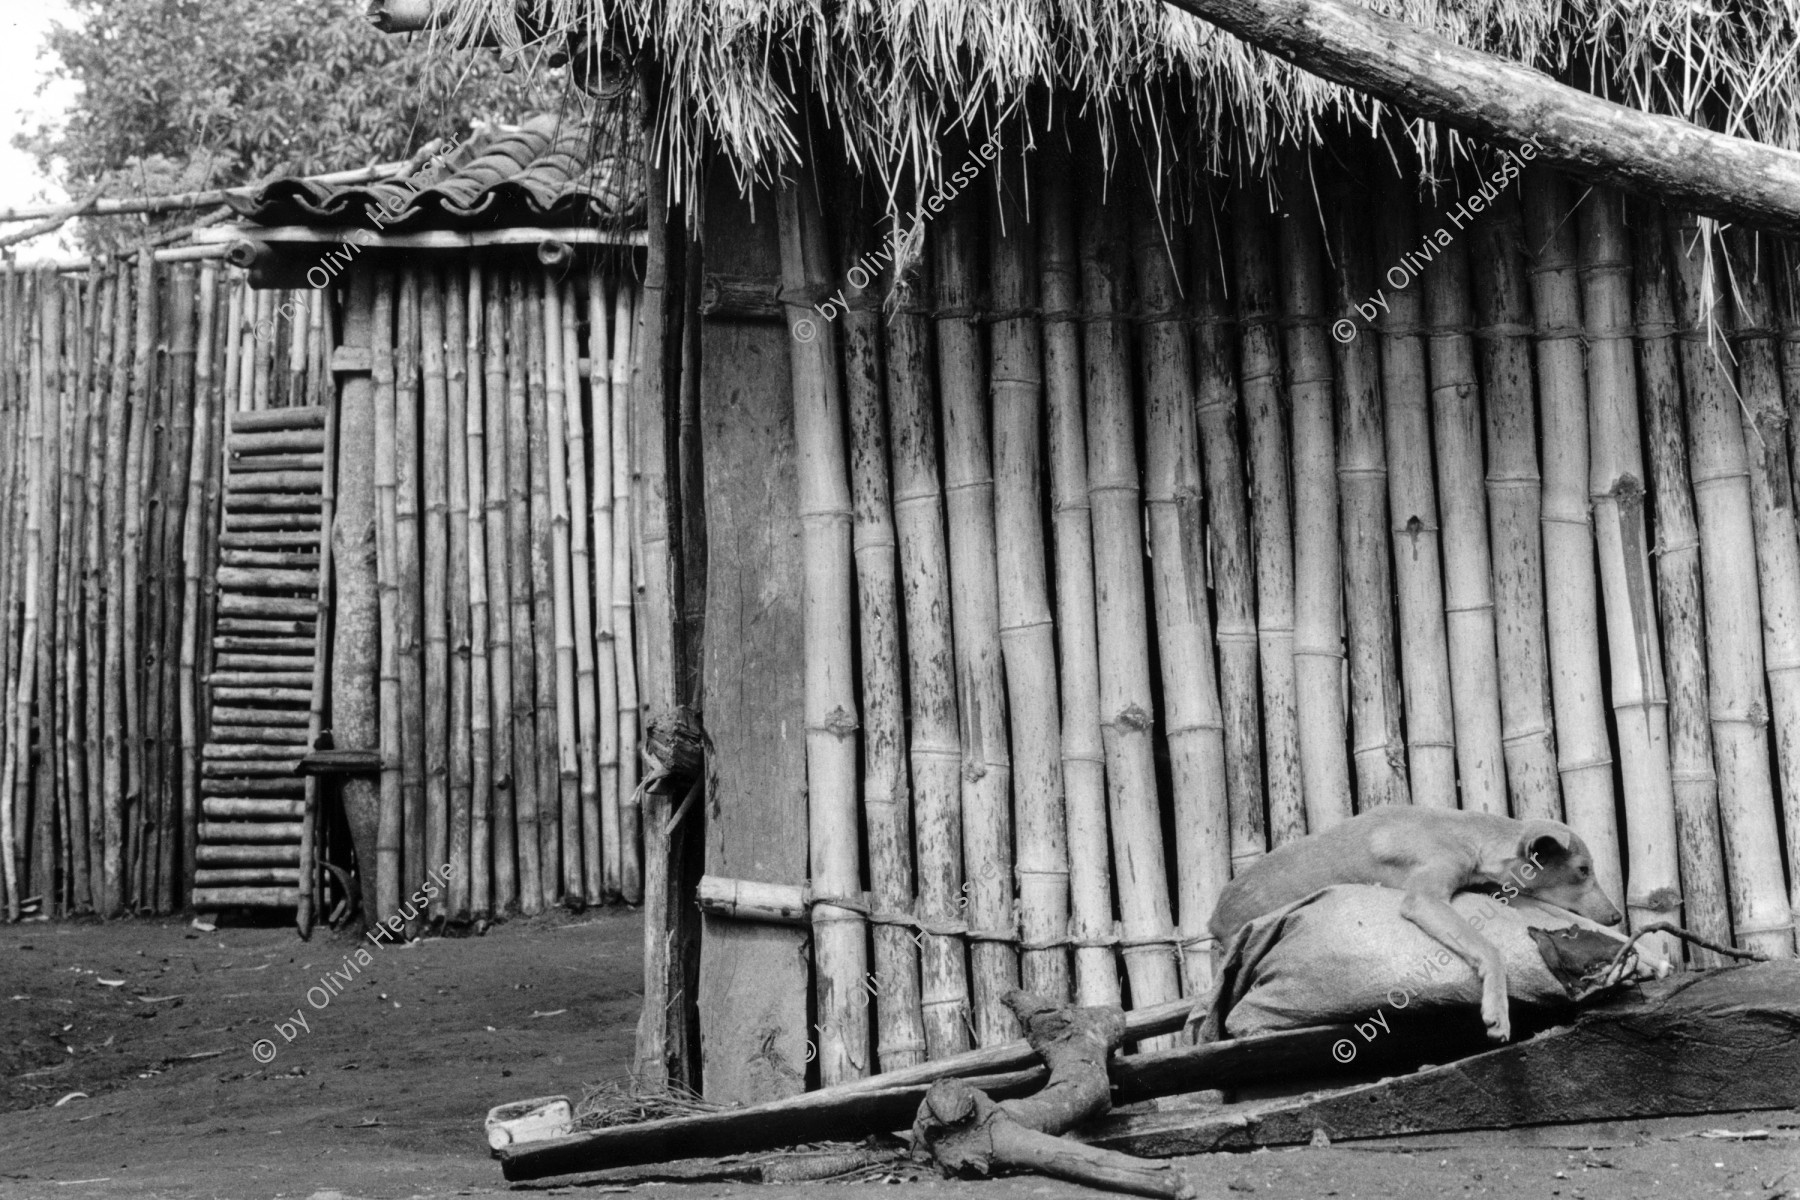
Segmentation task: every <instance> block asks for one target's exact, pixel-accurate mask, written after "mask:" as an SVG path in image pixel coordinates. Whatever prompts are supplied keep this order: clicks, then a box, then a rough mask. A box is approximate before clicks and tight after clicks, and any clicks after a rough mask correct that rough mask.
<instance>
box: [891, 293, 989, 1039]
mask: <svg viewBox="0 0 1800 1200" xmlns="http://www.w3.org/2000/svg"><path fill="white" fill-rule="evenodd" d="M923 275H924V268H923V267H921V270H920V275H919V276H907V277H901V278H898V279H896V280H895V282H894V300H893V317H892V318H891V320H890V321H889V323H888V326H887V385H888V414H889V416H888V419H889V422H890V424H889V434H890V436H891V439H892V441H891V451H892V455H893V479H894V531H895V535H896V539H897V541H898V543H899V550H900V589H901V602H902V611H903V613H904V616H905V620H906V637H905V647H906V667H907V685H908V686H907V693H906V696H907V703H908V710H907V723H908V725H909V727H910V731H911V735H912V736H911V741H910V743H909V745H908V756H909V758H910V760H911V766H912V782H913V804H914V806H915V807H914V814H913V830H914V833H913V839H914V852H915V854H916V855H917V858H918V877H919V899H918V906H917V914H918V916H919V918H920V920H922V921H925V922H927V923H929V924H930V925H932V926H934V927H936V928H939V929H942V928H945V927H948V926H950V925H951V924H952V923H953V922H956V921H958V920H959V919H960V917H961V916H962V914H961V912H960V911H959V909H958V907H957V902H958V901H959V900H961V899H962V898H963V896H964V894H965V893H964V892H963V891H962V883H963V853H962V789H961V777H962V746H961V742H960V740H959V738H958V733H957V708H956V676H955V664H954V659H953V657H952V654H951V636H952V635H951V627H950V554H949V548H948V544H947V542H946V539H945V534H944V495H943V489H942V485H941V483H940V482H939V476H938V462H937V424H938V422H937V414H936V405H935V404H934V396H933V389H932V384H931V332H930V325H929V324H928V318H927V316H926V310H925V309H924V306H923V301H924V298H925V297H926V296H928V295H929V294H930V293H929V282H928V279H926V278H924V277H923ZM919 995H920V1012H921V1015H922V1016H923V1019H924V1023H925V1053H926V1057H927V1058H930V1059H937V1058H943V1057H945V1056H947V1055H950V1054H957V1053H960V1052H962V1051H964V1050H967V1049H968V1048H969V1029H970V1024H971V1023H970V1020H969V984H968V975H967V968H966V966H965V964H964V956H963V939H962V938H961V937H959V936H954V935H949V934H935V933H926V934H923V935H921V938H920V942H919Z"/></svg>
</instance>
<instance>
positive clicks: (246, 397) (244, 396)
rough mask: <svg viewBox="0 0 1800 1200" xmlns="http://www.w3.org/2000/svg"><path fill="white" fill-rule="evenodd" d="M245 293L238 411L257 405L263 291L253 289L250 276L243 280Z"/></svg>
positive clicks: (240, 309)
mask: <svg viewBox="0 0 1800 1200" xmlns="http://www.w3.org/2000/svg"><path fill="white" fill-rule="evenodd" d="M243 293H244V299H243V303H242V304H241V305H239V307H238V332H237V343H238V356H237V398H238V407H237V411H239V412H250V411H252V410H254V409H255V407H256V356H257V346H258V338H257V332H256V331H257V329H258V328H259V325H258V323H257V321H258V316H257V308H258V305H259V303H260V300H259V297H260V296H261V295H262V294H263V293H259V292H254V291H252V290H251V289H250V281H249V279H248V278H246V279H245V280H244V282H243Z"/></svg>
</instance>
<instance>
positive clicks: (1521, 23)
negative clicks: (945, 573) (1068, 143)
mask: <svg viewBox="0 0 1800 1200" xmlns="http://www.w3.org/2000/svg"><path fill="white" fill-rule="evenodd" d="M434 2H435V4H436V7H437V10H438V12H439V14H440V20H441V21H443V22H444V23H445V24H447V25H448V27H449V30H450V32H451V35H452V37H454V38H457V39H459V40H467V39H471V38H488V39H492V40H497V41H499V42H500V43H501V44H502V45H505V46H507V47H508V48H510V49H512V50H514V51H519V50H524V51H525V52H526V53H527V54H529V52H530V50H531V48H532V45H536V46H537V47H540V48H541V47H545V46H557V47H561V46H563V45H565V44H566V43H567V41H568V40H571V39H572V40H574V41H575V42H577V43H585V44H590V45H591V44H592V40H593V39H594V38H596V37H598V39H599V40H600V41H601V42H602V44H603V45H604V47H605V48H606V50H607V51H608V52H609V54H610V55H613V56H617V58H618V59H619V60H621V61H626V62H632V61H635V62H638V63H644V62H648V63H652V64H655V66H656V68H657V71H656V72H654V73H653V75H652V77H653V78H657V79H659V80H660V83H659V85H658V90H659V93H660V94H659V95H656V96H654V97H652V100H653V102H655V103H656V104H657V107H658V110H659V111H660V113H661V114H662V119H661V121H660V123H659V126H658V129H657V130H656V135H655V140H654V143H653V145H654V146H655V149H656V151H657V153H658V154H659V156H660V155H665V154H666V155H668V156H669V158H668V161H669V163H670V165H671V167H672V168H673V170H672V172H671V174H672V176H673V178H674V180H675V183H676V187H677V189H678V190H685V189H683V187H682V183H683V181H684V180H686V179H689V178H690V171H691V169H692V167H693V165H694V163H695V162H696V161H697V159H698V157H699V155H700V153H701V152H702V150H703V148H708V147H713V148H717V149H719V150H722V151H723V153H724V155H725V156H726V158H727V160H728V161H729V162H730V163H731V164H732V166H733V167H734V169H736V170H737V171H738V172H739V174H740V176H741V177H743V178H746V179H748V178H752V177H764V178H767V177H772V176H775V175H778V174H780V172H781V170H782V168H783V167H784V166H785V165H786V164H788V163H791V162H792V161H794V159H795V158H796V156H797V155H798V154H799V153H800V147H801V145H802V142H803V140H804V138H805V137H807V136H816V135H817V134H818V133H819V132H820V130H819V129H818V127H817V124H815V125H814V127H813V128H812V130H811V131H809V130H808V128H807V121H808V119H809V118H808V117H807V115H806V114H807V111H808V110H809V109H810V110H811V112H812V113H813V114H814V116H813V117H812V118H811V119H812V120H814V121H815V122H817V123H818V124H827V125H828V126H829V131H830V133H832V134H835V135H837V136H839V137H841V139H842V146H843V149H844V151H845V153H847V154H848V156H849V158H850V159H851V161H852V162H853V163H854V164H856V165H857V166H858V167H859V168H860V169H861V170H862V171H863V172H864V174H865V175H869V176H873V177H874V178H876V179H879V180H880V181H882V182H883V183H885V184H887V185H889V187H890V188H893V187H895V186H896V185H899V186H904V184H905V183H906V182H908V181H911V182H915V183H916V182H919V181H921V180H923V181H932V180H936V179H940V178H941V177H942V174H943V173H945V172H946V170H947V169H948V168H951V167H954V166H955V163H948V164H946V163H945V162H943V161H942V160H941V159H940V154H941V153H942V151H941V149H940V148H941V146H942V145H943V140H944V135H945V134H946V132H948V131H950V130H952V129H955V128H957V127H959V126H960V127H964V128H967V129H969V130H970V131H972V132H976V133H982V132H985V131H986V130H987V129H989V128H991V127H993V126H994V125H995V124H996V123H1001V122H1005V121H1007V120H1009V119H1012V118H1015V117H1017V116H1019V115H1020V114H1021V113H1023V112H1025V111H1026V110H1027V108H1028V107H1029V106H1031V105H1033V104H1037V105H1038V106H1039V107H1038V108H1037V109H1036V110H1035V111H1034V112H1033V113H1032V117H1033V123H1032V130H1033V131H1034V133H1035V135H1036V136H1038V137H1040V138H1041V137H1042V136H1043V134H1044V133H1045V131H1046V129H1047V128H1052V127H1055V126H1056V125H1057V124H1058V123H1059V122H1060V121H1061V120H1062V119H1063V118H1065V117H1066V116H1067V115H1069V113H1070V112H1071V111H1072V110H1081V109H1086V110H1089V111H1093V112H1097V113H1099V114H1100V116H1101V119H1102V121H1103V123H1105V124H1106V126H1107V131H1108V133H1109V134H1111V133H1113V132H1116V125H1117V122H1118V121H1120V120H1123V121H1127V122H1131V123H1135V124H1138V125H1140V126H1141V127H1146V128H1147V129H1148V130H1149V131H1150V132H1152V133H1153V134H1155V135H1157V136H1156V137H1154V138H1153V139H1152V141H1153V144H1155V145H1157V146H1158V147H1160V148H1162V149H1166V151H1167V152H1168V154H1169V155H1171V156H1172V157H1185V158H1189V159H1193V160H1197V161H1198V162H1200V163H1201V164H1202V165H1205V166H1208V167H1211V168H1215V169H1230V168H1237V169H1240V170H1242V169H1246V168H1247V169H1250V170H1255V169H1258V168H1260V167H1261V166H1262V165H1263V164H1265V163H1266V162H1267V161H1268V160H1269V156H1270V155H1271V153H1272V152H1273V151H1275V150H1277V149H1279V148H1280V147H1281V146H1283V145H1285V144H1292V143H1300V144H1307V143H1311V142H1315V141H1317V140H1318V139H1319V138H1320V137H1321V136H1322V134H1323V133H1324V132H1326V131H1329V130H1332V129H1336V128H1340V127H1341V126H1342V125H1343V124H1344V123H1351V124H1361V125H1365V126H1373V125H1375V124H1377V123H1378V122H1381V121H1382V120H1383V119H1384V118H1388V119H1389V120H1391V119H1392V114H1390V113H1384V111H1383V107H1384V106H1382V105H1381V104H1379V103H1377V102H1374V101H1371V100H1369V99H1367V98H1366V97H1363V96H1360V95H1358V94H1356V93H1354V92H1350V91H1348V90H1346V89H1344V88H1342V87H1339V86H1337V85H1334V84H1329V83H1326V82H1324V81H1322V80H1319V79H1317V78H1316V77H1313V76H1310V75H1307V74H1305V73H1303V72H1301V71H1299V70H1298V69H1296V68H1294V67H1292V66H1290V65H1289V64H1287V63H1285V62H1282V61H1280V60H1278V59H1275V58H1273V57H1271V56H1269V55H1267V54H1265V53H1263V52H1262V51H1259V50H1256V49H1254V48H1252V47H1250V46H1248V45H1246V44H1245V43H1243V42H1240V41H1238V40H1237V39H1235V38H1233V37H1231V36H1229V35H1227V34H1223V33H1221V32H1219V31H1218V30H1216V29H1214V28H1213V27H1212V26H1210V25H1208V24H1206V23H1204V22H1202V21H1200V20H1198V19H1196V18H1193V17H1190V16H1188V15H1186V14H1183V13H1179V12H1175V11H1173V10H1171V9H1168V8H1166V7H1164V6H1163V5H1162V4H1161V3H1159V2H1158V0H841V2H839V0H540V9H539V12H538V14H537V16H538V24H537V28H536V29H534V30H532V31H531V33H530V34H521V32H520V30H519V27H518V26H517V25H516V24H515V23H514V19H513V13H514V11H515V9H516V7H525V6H518V5H516V4H515V0H434ZM1362 2H1363V3H1366V4H1367V5H1368V6H1369V7H1371V8H1373V9H1375V10H1376V11H1378V12H1381V13H1384V14H1386V15H1389V16H1392V17H1395V18H1397V19H1400V20H1403V21H1406V22H1408V23H1411V24H1414V25H1416V26H1419V27H1422V28H1424V29H1427V30H1430V31H1432V32H1434V33H1436V34H1438V35H1439V36H1442V37H1444V38H1446V39H1448V40H1450V41H1452V42H1454V43H1457V44H1459V45H1463V46H1468V47H1473V48H1477V49H1481V50H1486V51H1488V52H1490V53H1493V54H1496V55H1500V56H1502V57H1505V58H1508V59H1512V60H1515V61H1518V62H1523V63H1527V64H1530V65H1532V66H1535V67H1537V68H1538V69H1541V70H1543V71H1545V72H1546V73H1548V74H1550V75H1553V76H1555V77H1557V78H1559V79H1562V80H1564V81H1565V82H1573V83H1577V84H1578V85H1580V86H1586V87H1588V88H1589V89H1590V90H1592V91H1594V92H1595V93H1597V94H1600V95H1603V96H1606V97H1607V98H1609V99H1614V100H1618V101H1620V102H1623V103H1626V104H1630V105H1633V106H1635V107H1640V108H1643V109H1647V110H1650V111H1655V112H1661V113H1667V114H1671V115H1675V116H1680V117H1683V118H1686V119H1689V120H1692V121H1695V122H1696V123H1698V124H1701V125H1705V126H1707V127H1710V128H1713V129H1717V130H1720V131H1722V132H1727V133H1732V134H1736V135H1739V136H1744V137H1749V138H1753V139H1756V140H1759V141H1763V142H1767V143H1770V144H1773V145H1778V146H1783V147H1787V148H1790V149H1800V0H1733V2H1732V3H1730V4H1714V3H1710V2H1709V0H1566V2H1564V3H1551V4H1543V3H1531V2H1529V0H1362ZM533 35H536V36H533ZM1046 96H1054V97H1056V98H1057V103H1056V105H1055V106H1054V107H1053V108H1051V107H1046V106H1045V105H1044V101H1043V98H1044V97H1046ZM1177 128H1179V129H1180V131H1181V136H1179V137H1168V136H1166V135H1167V134H1170V133H1173V132H1174V131H1175V130H1176V129H1177ZM1387 128H1388V129H1389V130H1390V131H1395V130H1405V131H1406V132H1407V133H1408V134H1409V135H1410V136H1411V137H1412V138H1413V139H1414V140H1415V141H1416V142H1418V143H1419V144H1420V145H1421V147H1422V148H1425V149H1427V151H1428V153H1430V154H1437V153H1441V152H1442V151H1443V150H1444V149H1445V148H1446V147H1448V148H1450V149H1451V150H1452V151H1454V149H1455V146H1456V142H1455V139H1454V137H1446V138H1440V136H1439V135H1438V134H1437V133H1436V132H1435V131H1433V130H1431V129H1429V128H1426V127H1424V126H1422V125H1419V124H1417V123H1405V122H1398V121H1394V122H1393V123H1392V124H1390V125H1388V126H1387Z"/></svg>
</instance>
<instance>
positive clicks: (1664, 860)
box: [1579, 190, 1681, 957]
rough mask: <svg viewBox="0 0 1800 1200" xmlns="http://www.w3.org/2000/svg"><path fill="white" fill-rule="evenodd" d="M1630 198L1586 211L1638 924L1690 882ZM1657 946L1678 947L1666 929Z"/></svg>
mask: <svg viewBox="0 0 1800 1200" xmlns="http://www.w3.org/2000/svg"><path fill="white" fill-rule="evenodd" d="M1620 203H1621V201H1620V197H1619V195H1618V193H1616V192H1611V191H1599V190H1596V191H1594V192H1590V193H1589V194H1588V197H1587V199H1586V201H1585V202H1584V203H1583V204H1582V206H1581V210H1580V214H1579V215H1580V219H1581V221H1580V230H1581V289H1582V301H1583V303H1582V314H1583V317H1584V321H1585V324H1586V326H1587V345H1588V398H1589V409H1588V423H1589V428H1590V429H1591V430H1592V435H1591V440H1590V443H1589V447H1588V449H1589V460H1588V462H1589V465H1588V495H1589V498H1590V499H1591V501H1592V502H1593V506H1594V509H1593V511H1594V530H1595V541H1596V543H1597V546H1598V551H1599V561H1600V587H1601V595H1602V596H1603V597H1604V599H1605V613H1606V644H1607V646H1608V647H1609V653H1608V655H1607V659H1608V663H1609V664H1610V666H1611V668H1612V672H1611V673H1612V706H1613V719H1614V722H1615V724H1616V726H1617V729H1618V738H1619V749H1620V767H1621V774H1622V776H1623V779H1624V784H1625V836H1626V847H1627V872H1628V877H1629V879H1630V888H1629V889H1628V890H1627V891H1626V893H1625V905H1626V909H1627V911H1628V913H1629V914H1630V917H1631V921H1632V925H1633V927H1634V928H1635V927H1636V926H1637V925H1639V924H1642V923H1644V922H1648V921H1660V920H1673V919H1675V918H1676V916H1677V912H1676V910H1678V909H1679V908H1680V904H1681V899H1680V898H1681V892H1680V879H1679V871H1678V868H1677V865H1676V853H1675V795H1674V785H1673V781H1672V780H1671V779H1670V777H1669V718H1668V696H1667V693H1666V692H1665V691H1664V690H1663V672H1662V647H1661V645H1660V642H1659V639H1658V638H1657V636H1656V607H1655V596H1654V593H1653V592H1652V590H1651V589H1652V584H1651V581H1650V559H1649V550H1650V544H1649V537H1648V533H1647V531H1646V529H1645V526H1644V504H1643V501H1644V490H1643V480H1644V477H1645V476H1644V459H1643V452H1642V450H1641V449H1640V447H1641V446H1642V439H1641V437H1640V435H1639V430H1638V413H1637V369H1636V364H1635V363H1634V362H1633V359H1632V346H1631V333H1632V329H1631V291H1630V287H1629V285H1628V284H1627V283H1626V280H1625V276H1626V273H1627V272H1628V271H1629V269H1630V258H1629V257H1628V255H1627V253H1626V249H1625V235H1624V223H1623V220H1622V217H1621V213H1620ZM1653 948H1654V949H1655V950H1656V951H1657V952H1658V953H1660V954H1662V955H1664V956H1665V957H1669V956H1672V955H1673V954H1674V953H1676V952H1677V947H1676V945H1675V943H1674V941H1673V940H1672V939H1670V938H1669V937H1667V936H1666V935H1660V936H1659V937H1658V938H1657V939H1656V941H1655V942H1654V943H1653Z"/></svg>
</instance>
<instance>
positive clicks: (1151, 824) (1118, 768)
mask: <svg viewBox="0 0 1800 1200" xmlns="http://www.w3.org/2000/svg"><path fill="white" fill-rule="evenodd" d="M1093 149H1094V147H1092V146H1091V145H1085V146H1084V147H1083V150H1082V152H1081V153H1080V154H1079V155H1078V157H1080V158H1082V159H1084V160H1086V161H1087V162H1089V163H1093V164H1096V165H1094V166H1090V167H1088V168H1086V170H1085V171H1084V175H1083V179H1082V185H1083V196H1082V201H1083V203H1082V205H1081V218H1080V220H1081V224H1080V232H1079V238H1080V242H1079V244H1080V250H1081V292H1082V305H1083V308H1084V309H1085V313H1084V316H1085V318H1086V324H1085V326H1084V328H1083V334H1084V335H1085V336H1084V338H1083V341H1084V349H1085V351H1086V355H1085V358H1086V379H1085V383H1086V388H1087V420H1088V428H1087V434H1088V503H1089V504H1090V505H1091V506H1092V517H1091V519H1092V521H1093V530H1094V586H1095V598H1096V602H1097V603H1096V614H1097V619H1098V627H1099V633H1100V712H1101V725H1100V729H1101V736H1102V738H1103V740H1104V743H1105V752H1106V776H1107V791H1108V796H1109V798H1110V801H1111V816H1112V836H1113V863H1114V866H1115V868H1116V870H1117V872H1118V876H1117V878H1118V889H1119V911H1120V915H1121V917H1122V918H1123V921H1122V924H1123V929H1122V935H1123V936H1122V938H1121V942H1120V944H1121V946H1122V948H1123V950H1124V955H1125V971H1126V975H1127V977H1128V978H1129V979H1130V980H1131V1003H1132V1007H1134V1008H1143V1007H1146V1006H1148V1005H1152V1004H1161V1003H1162V1002H1164V1001H1165V1000H1173V999H1174V998H1175V997H1176V996H1177V995H1179V994H1180V988H1181V984H1180V979H1179V976H1178V975H1177V972H1176V960H1175V956H1174V955H1172V954H1171V953H1170V952H1169V951H1170V949H1171V943H1172V942H1174V941H1175V934H1174V921H1173V918H1172V914H1171V913H1170V911H1169V908H1170V905H1169V887H1168V876H1167V874H1166V870H1167V868H1166V866H1165V863H1166V861H1167V860H1166V858H1165V856H1164V852H1163V838H1162V821H1161V818H1160V816H1159V815H1158V813H1157V801H1156V768H1155V760H1154V748H1153V746H1152V743H1151V735H1150V730H1151V724H1152V715H1151V713H1152V701H1151V698H1150V663H1149V644H1148V639H1147V636H1146V633H1145V629H1146V627H1147V626H1148V624H1149V622H1148V619H1147V618H1148V613H1147V611H1146V607H1145V603H1144V555H1143V535H1142V521H1143V517H1142V513H1141V511H1140V508H1139V504H1138V473H1137V456H1136V453H1135V451H1134V438H1133V436H1132V388H1131V369H1130V365H1129V363H1130V360H1129V356H1128V342H1127V334H1126V331H1125V330H1124V329H1123V328H1122V327H1121V326H1120V324H1119V318H1120V317H1121V316H1122V315H1123V314H1124V312H1125V311H1126V310H1127V308H1128V306H1129V305H1128V301H1127V295H1128V289H1129V286H1130V285H1129V279H1130V274H1129V272H1130V268H1129V266H1128V262H1129V259H1128V257H1127V256H1128V255H1129V253H1130V251H1129V248H1128V246H1127V244H1126V234H1125V227H1124V221H1123V219H1122V214H1121V213H1120V212H1119V210H1118V206H1117V205H1116V204H1114V205H1110V206H1109V205H1106V204H1105V203H1104V201H1103V198H1102V190H1103V183H1104V179H1103V177H1102V176H1101V174H1100V170H1099V168H1098V165H1097V163H1098V156H1097V154H1090V153H1088V151H1091V150H1093ZM958 640H959V641H960V636H959V639H958Z"/></svg>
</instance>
